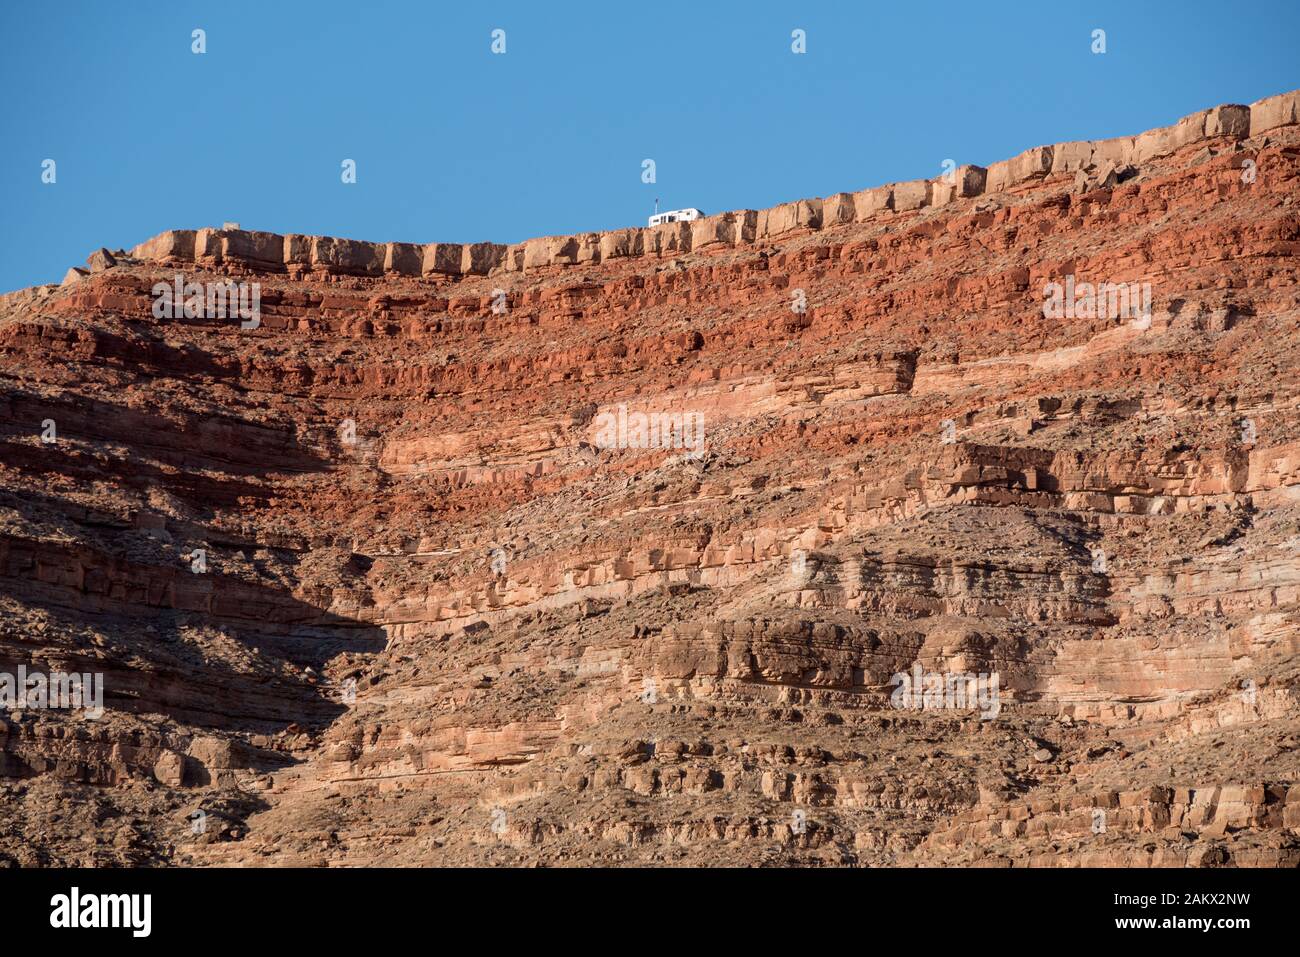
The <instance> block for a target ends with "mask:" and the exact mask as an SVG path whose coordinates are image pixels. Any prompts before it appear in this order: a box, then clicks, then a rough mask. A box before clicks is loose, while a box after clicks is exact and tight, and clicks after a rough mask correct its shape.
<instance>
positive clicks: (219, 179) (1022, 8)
mask: <svg viewBox="0 0 1300 957" xmlns="http://www.w3.org/2000/svg"><path fill="white" fill-rule="evenodd" d="M195 28H202V29H204V30H206V32H207V52H206V53H205V54H203V55H196V54H194V53H192V52H191V43H192V41H191V31H193V30H194V29H195ZM495 28H501V29H504V30H505V31H506V53H505V54H504V55H494V54H493V53H492V52H491V49H490V47H491V35H490V34H491V31H492V30H493V29H495ZM796 28H799V29H803V30H805V31H806V32H807V52H806V53H805V54H802V55H796V54H794V53H792V52H791V31H792V30H794V29H796ZM1096 28H1101V29H1104V30H1105V31H1106V42H1107V52H1106V53H1105V54H1102V55H1095V54H1093V53H1092V52H1091V49H1090V47H1091V43H1092V39H1091V33H1092V31H1093V30H1094V29H1096ZM0 76H2V77H3V95H0V111H2V113H3V122H2V123H0V130H3V149H0V226H2V227H3V228H2V229H0V291H8V290H11V289H16V288H20V287H23V286H27V285H32V284H34V283H38V282H56V281H58V280H59V279H60V278H61V277H62V275H63V273H64V271H65V270H66V269H67V268H68V267H69V266H71V265H74V264H80V263H82V262H83V260H84V259H85V257H86V255H87V254H88V253H90V252H91V250H92V249H95V248H97V247H99V246H101V245H103V246H108V247H110V248H116V247H118V246H125V247H128V248H129V247H130V246H132V245H134V244H136V243H138V242H140V241H142V240H144V239H145V238H147V237H149V236H151V235H154V234H155V233H158V232H160V231H162V230H164V229H168V228H180V227H198V226H205V225H220V224H221V223H222V222H223V221H225V220H233V221H237V222H239V223H240V224H242V225H243V226H244V227H245V228H254V229H268V230H273V231H276V232H298V233H315V234H324V235H335V236H347V237H352V238H357V239H367V240H374V241H388V240H401V241H408V242H432V241H435V240H442V241H449V242H470V241H482V240H491V241H495V242H517V241H519V240H521V239H526V238H528V237H530V236H538V235H545V234H551V233H561V234H563V233H571V232H578V231H583V230H599V229H609V228H614V227H618V226H624V225H631V224H644V222H645V216H646V215H647V214H648V213H649V212H650V210H651V206H652V203H653V200H654V198H655V197H656V196H658V197H661V198H662V200H663V203H664V206H665V208H674V207H678V206H698V207H700V208H702V209H704V210H705V211H706V212H717V211H721V210H725V209H738V208H746V207H748V208H761V207H763V206H769V205H772V204H774V203H777V202H781V201H785V200H790V199H797V198H800V197H804V196H824V195H827V194H829V193H833V192H837V191H840V190H856V189H862V188H865V187H868V186H875V185H879V184H882V183H887V182H891V181H895V180H904V179H914V178H920V177H924V176H933V175H937V174H938V173H940V172H941V164H942V163H943V161H944V160H945V159H947V158H952V159H954V160H955V161H956V162H958V163H963V162H974V163H980V164H987V163H990V162H994V161H996V160H1000V159H1005V158H1007V157H1009V156H1011V155H1013V154H1015V153H1017V152H1019V151H1020V150H1022V149H1025V148H1027V147H1029V146H1034V145H1037V144H1040V143H1052V142H1058V141H1062V140H1069V139H1091V138H1100V137H1107V136H1116V135H1120V134H1130V133H1135V132H1139V131H1141V130H1144V129H1147V128H1150V127H1153V126H1160V125H1164V124H1166V123H1169V122H1172V121H1173V120H1175V119H1177V118H1178V117H1180V116H1182V115H1184V114H1187V113H1190V112H1192V111H1194V110H1197V109H1202V108H1204V107H1209V106H1214V105H1216V104H1219V103H1226V102H1239V103H1248V102H1250V101H1252V100H1255V99H1258V98H1260V97H1262V96H1267V95H1270V94H1273V93H1279V92H1282V91H1285V90H1290V89H1294V88H1297V87H1300V3H1298V2H1296V0H1250V2H1247V3H1243V4H1240V5H1235V6H1234V5H1233V4H1224V3H1222V2H1220V0H1213V2H1211V0H1181V2H1164V0H1150V2H1137V0H1127V2H1118V3H1111V2H1090V3H1083V2H1066V0H1052V2H1043V0H1039V2H1033V3H1020V2H1005V3H999V2H997V0H988V2H983V3H957V4H941V3H934V2H929V3H920V2H909V3H898V2H889V3H886V2H883V0H876V2H870V0H858V2H849V0H844V2H835V3H832V2H814V0H802V2H785V3H778V2H765V0H747V2H725V0H690V2H678V0H644V2H632V0H627V2H624V0H620V2H612V0H605V2H576V3H572V2H563V3H561V2H554V3H543V2H539V0H528V2H511V3H505V2H500V3H491V2H472V3H471V2H447V0H424V2H408V3H397V2H387V0H349V2H332V0H318V2H314V3H307V2H289V0H261V2H256V3H253V2H246V0H227V2H220V3H218V2H208V3H201V2H187V0H156V2H155V0H125V2H121V3H106V2H93V0H86V2H80V3H67V2H59V0H39V2H38V0H10V2H7V3H4V5H3V7H0ZM47 158H49V159H54V160H55V161H56V162H57V164H58V165H57V182H56V183H55V184H53V185H45V184H42V182H41V163H42V161H43V160H45V159H47ZM646 158H652V159H654V160H655V161H656V164H657V171H656V172H657V178H658V182H657V183H656V184H654V185H646V184H643V183H642V182H641V163H642V160H644V159H646ZM344 159H354V160H355V161H356V163H357V183H356V184H355V185H344V184H343V183H341V182H340V172H341V169H340V163H341V162H342V161H343V160H344Z"/></svg>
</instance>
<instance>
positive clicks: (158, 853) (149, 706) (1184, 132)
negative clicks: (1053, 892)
mask: <svg viewBox="0 0 1300 957" xmlns="http://www.w3.org/2000/svg"><path fill="white" fill-rule="evenodd" d="M1295 104H1296V97H1295V94H1287V95H1284V96H1282V97H1274V98H1270V99H1269V100H1264V101H1261V103H1259V104H1253V105H1252V106H1251V107H1236V106H1225V107H1218V108H1216V109H1214V110H1209V111H1204V112H1203V113H1200V114H1195V115H1194V116H1193V117H1189V118H1186V119H1185V120H1184V121H1181V122H1179V123H1178V124H1175V125H1174V126H1172V127H1168V128H1166V129H1163V130H1156V131H1152V132H1151V133H1146V134H1142V135H1140V136H1136V137H1129V138H1123V139H1120V140H1110V141H1104V142H1083V143H1066V144H1057V145H1055V146H1049V147H1039V148H1036V149H1032V150H1028V151H1026V152H1025V153H1023V154H1021V155H1020V156H1017V157H1015V158H1014V159H1011V160H1008V161H1005V162H1003V163H994V164H992V165H990V166H989V167H988V168H987V169H984V168H981V167H974V166H962V167H958V168H957V169H956V170H954V171H953V173H952V174H951V175H950V176H948V177H945V178H939V179H936V180H931V181H927V180H918V181H915V182H912V183H902V184H892V185H890V186H885V187H879V188H875V189H869V190H862V191H860V192H857V193H839V194H836V195H834V196H832V197H828V198H826V199H825V200H821V199H814V200H800V201H798V202H792V203H787V204H784V205H782V206H779V207H776V208H774V209H771V210H761V211H753V210H746V211H737V212H729V213H722V214H718V215H714V216H710V217H707V218H705V219H702V220H699V221H697V222H695V223H674V224H666V225H664V226H660V227H656V228H654V229H625V230H618V231H615V232H610V233H603V234H597V233H587V234H581V235H578V236H569V237H554V236H552V237H542V238H538V239H533V240H529V241H527V242H525V243H522V244H519V245H516V246H510V247H506V246H500V245H496V244H492V243H475V244H460V243H433V244H426V245H418V244H410V243H400V242H391V243H363V242H358V241H352V240H343V239H335V238H331V237H310V236H296V235H290V236H279V235H276V234H270V233H258V232H251V231H242V230H225V229H222V230H213V229H200V230H177V231H173V232H169V233H165V234H163V235H162V236H159V237H155V238H154V239H152V240H149V241H148V242H146V243H144V244H142V245H141V246H139V247H137V248H136V249H135V250H133V251H132V252H131V253H125V252H122V251H113V252H109V251H108V250H101V251H99V252H97V253H96V254H94V255H93V256H92V258H91V261H90V267H91V268H90V270H89V271H87V270H78V271H77V272H76V273H75V275H71V276H70V277H69V279H68V281H66V282H65V284H64V285H62V286H59V287H55V286H49V287H40V288H37V289H33V290H24V291H23V292H21V293H16V294H13V295H11V296H6V297H3V299H0V376H3V378H4V384H5V390H4V392H3V395H2V397H0V414H2V415H0V448H2V449H3V454H2V456H0V465H2V467H0V673H7V672H12V671H15V670H16V669H17V668H19V667H20V666H21V667H23V668H25V669H27V670H29V671H39V672H42V673H49V672H76V673H86V674H95V675H102V676H103V690H104V696H103V707H104V711H103V714H102V715H101V716H99V717H94V718H92V717H90V716H89V715H87V714H85V713H84V712H77V711H65V710H58V709H51V708H48V707H31V706H29V707H26V708H23V709H21V710H17V711H8V712H5V713H4V715H3V720H0V792H3V793H0V808H3V810H2V811H0V859H3V860H5V861H12V862H17V863H22V864H50V863H67V864H83V863H85V864H107V863H197V864H211V865H228V864H463V863H502V864H528V863H538V862H541V863H547V864H583V863H589V862H600V863H609V864H649V863H681V864H723V865H752V864H761V863H769V864H791V863H800V864H812V863H816V864H834V865H847V864H872V865H900V864H915V863H926V864H966V863H981V864H987V863H999V862H1001V863H1006V862H1015V863H1027V864H1080V863H1081V864H1102V865H1108V864H1110V865H1114V864H1126V865H1131V864H1150V865H1171V866H1188V865H1222V864H1246V865H1265V866H1273V865H1294V864H1296V863H1297V862H1300V841H1298V840H1297V829H1300V817H1298V816H1297V808H1300V792H1297V791H1296V789H1295V786H1294V782H1295V779H1296V775H1297V768H1298V766H1300V765H1298V763H1297V762H1298V761H1300V759H1297V758H1296V751H1295V747H1296V743H1297V738H1298V737H1300V710H1298V708H1297V701H1296V694H1297V659H1296V654H1297V645H1298V643H1300V605H1298V602H1300V417H1297V408H1298V406H1300V379H1298V378H1297V373H1296V369H1297V362H1296V360H1297V357H1298V356H1300V331H1298V325H1297V321H1298V319H1300V284H1298V280H1300V264H1298V263H1297V251H1298V250H1300V201H1298V199H1300V188H1298V187H1300V129H1298V128H1297V127H1296V125H1295V122H1296V106H1295ZM918 184H919V185H918ZM177 274H180V275H181V277H182V278H181V282H182V289H184V286H185V284H187V283H193V284H195V287H196V288H201V289H206V288H209V287H211V286H220V287H222V288H225V286H226V284H227V283H235V284H236V285H238V284H241V283H242V284H251V283H257V284H258V289H259V299H258V302H259V312H258V314H257V316H256V321H252V320H250V319H249V318H248V317H247V316H242V315H238V314H232V313H231V312H230V311H229V310H227V311H224V312H222V311H216V312H214V313H212V314H209V312H208V311H207V309H206V308H204V309H198V310H196V311H193V312H191V314H189V315H188V316H187V314H186V312H185V310H184V309H183V308H182V309H181V310H180V311H179V312H176V311H172V312H166V311H163V314H162V315H161V316H160V315H159V310H158V309H156V308H155V307H156V305H157V301H158V294H157V292H156V291H155V290H156V287H157V285H158V284H160V283H161V284H164V285H166V284H173V283H174V282H175V277H176V276H177ZM1067 277H1072V278H1070V280H1069V284H1068V285H1069V288H1070V290H1071V294H1072V295H1073V294H1074V292H1076V291H1077V290H1080V289H1082V288H1083V286H1084V284H1090V285H1091V286H1092V287H1094V290H1095V287H1096V286H1099V285H1102V284H1104V285H1106V286H1108V287H1112V288H1111V291H1112V292H1114V290H1115V288H1117V287H1119V286H1121V285H1122V286H1123V287H1124V288H1125V289H1127V288H1128V284H1130V283H1132V284H1136V286H1141V285H1142V284H1148V285H1149V294H1150V298H1149V301H1150V304H1151V307H1150V309H1149V311H1146V312H1145V313H1143V314H1139V315H1116V314H1111V313H1110V312H1108V311H1107V309H1105V308H1099V307H1098V306H1097V305H1096V303H1097V301H1105V296H1104V295H1103V296H1100V297H1099V299H1098V300H1094V301H1093V306H1092V307H1091V308H1090V307H1089V306H1088V305H1087V303H1086V302H1083V301H1080V302H1075V301H1073V300H1072V301H1071V304H1070V307H1069V309H1067V310H1063V311H1061V312H1060V313H1059V314H1058V316H1057V318H1050V319H1049V318H1045V309H1044V302H1045V298H1046V297H1047V295H1048V293H1047V290H1049V289H1050V287H1051V286H1052V284H1061V285H1062V286H1064V285H1065V284H1066V281H1067ZM185 295H188V293H186V294H185ZM182 298H184V297H182ZM231 301H234V300H233V299H232V300H231ZM1135 301H1141V297H1137V298H1136V300H1135ZM205 305H206V304H205ZM926 674H929V675H935V674H937V675H943V676H956V675H963V676H970V678H971V681H972V682H973V683H972V684H970V685H969V687H967V686H966V685H960V689H959V690H961V694H962V695H963V696H964V695H966V694H967V692H968V691H969V694H970V697H969V698H967V697H961V698H960V699H959V700H955V699H953V697H952V695H951V694H948V696H947V697H944V695H943V694H939V695H938V696H936V697H934V698H932V699H928V700H927V699H926V698H925V697H924V696H923V695H922V696H919V697H918V700H917V701H915V702H911V701H909V700H908V699H902V702H901V703H902V704H903V705H904V706H903V707H898V706H897V705H899V704H900V698H899V695H898V693H897V692H898V690H899V680H900V679H899V677H898V676H901V675H926ZM994 678H995V679H996V681H995V682H994V681H992V679H994ZM976 679H979V680H978V682H977V681H976ZM963 680H964V679H963ZM953 687H955V686H952V685H951V684H949V685H947V686H945V688H946V689H947V690H948V691H951V690H952V688H953ZM976 687H978V693H977V692H976V691H975V690H974V689H976ZM949 705H951V706H949ZM1293 795H1295V796H1294V797H1293Z"/></svg>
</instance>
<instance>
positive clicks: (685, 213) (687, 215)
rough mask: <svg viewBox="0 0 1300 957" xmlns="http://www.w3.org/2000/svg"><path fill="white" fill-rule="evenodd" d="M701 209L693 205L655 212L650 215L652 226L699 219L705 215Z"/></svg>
mask: <svg viewBox="0 0 1300 957" xmlns="http://www.w3.org/2000/svg"><path fill="white" fill-rule="evenodd" d="M703 215H704V213H702V212H701V211H700V210H698V209H696V208H695V207H693V206H690V207H687V208H686V209H670V210H668V211H667V212H663V213H655V214H654V215H653V216H651V217H650V222H649V224H648V225H650V226H659V225H662V224H663V223H689V222H690V221H691V220H692V219H699V218H700V217H701V216H703Z"/></svg>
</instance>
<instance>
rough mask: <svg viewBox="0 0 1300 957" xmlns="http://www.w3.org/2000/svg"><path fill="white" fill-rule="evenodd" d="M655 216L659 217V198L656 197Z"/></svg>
mask: <svg viewBox="0 0 1300 957" xmlns="http://www.w3.org/2000/svg"><path fill="white" fill-rule="evenodd" d="M655 215H656V216H658V215H659V197H658V196H656V197H655Z"/></svg>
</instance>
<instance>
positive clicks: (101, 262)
mask: <svg viewBox="0 0 1300 957" xmlns="http://www.w3.org/2000/svg"><path fill="white" fill-rule="evenodd" d="M86 265H87V266H89V267H90V271H91V272H103V271H104V270H105V269H112V268H113V267H114V266H116V265H117V258H116V257H115V256H114V255H113V254H112V253H111V252H109V251H108V250H107V249H105V248H104V247H103V246H100V247H99V248H98V249H96V250H95V251H94V252H93V253H91V254H90V255H89V256H87V257H86Z"/></svg>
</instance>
